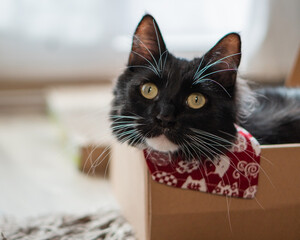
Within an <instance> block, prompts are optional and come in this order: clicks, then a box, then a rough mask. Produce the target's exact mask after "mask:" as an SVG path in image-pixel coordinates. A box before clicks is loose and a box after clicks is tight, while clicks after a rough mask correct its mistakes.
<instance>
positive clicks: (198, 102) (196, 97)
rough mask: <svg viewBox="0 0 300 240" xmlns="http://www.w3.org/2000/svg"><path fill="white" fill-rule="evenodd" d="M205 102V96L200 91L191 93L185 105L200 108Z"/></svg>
mask: <svg viewBox="0 0 300 240" xmlns="http://www.w3.org/2000/svg"><path fill="white" fill-rule="evenodd" d="M205 102H206V100H205V97H204V96H203V95H202V94H201V93H192V94H191V95H190V96H189V97H188V98H187V100H186V103H187V105H188V106H189V107H190V108H193V109H199V108H202V107H203V106H204V104H205Z"/></svg>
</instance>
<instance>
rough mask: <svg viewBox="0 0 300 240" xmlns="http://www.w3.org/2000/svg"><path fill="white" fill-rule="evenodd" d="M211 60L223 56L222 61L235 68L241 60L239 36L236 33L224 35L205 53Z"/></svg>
mask: <svg viewBox="0 0 300 240" xmlns="http://www.w3.org/2000/svg"><path fill="white" fill-rule="evenodd" d="M206 57H209V58H210V59H212V60H214V61H215V60H218V59H222V58H224V62H226V63H227V64H229V66H230V68H235V69H237V68H238V67H239V65H240V61H241V38H240V35H239V34H238V33H229V34H227V35H225V36H224V37H223V38H222V39H221V40H219V42H217V44H216V45H215V46H214V47H213V48H212V49H211V50H210V51H209V52H208V53H207V54H206Z"/></svg>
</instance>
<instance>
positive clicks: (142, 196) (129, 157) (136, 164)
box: [111, 55, 300, 240]
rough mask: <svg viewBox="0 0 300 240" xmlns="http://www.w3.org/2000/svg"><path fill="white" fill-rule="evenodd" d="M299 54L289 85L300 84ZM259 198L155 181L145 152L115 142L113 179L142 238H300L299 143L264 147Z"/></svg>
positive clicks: (120, 199) (127, 212) (129, 217)
mask: <svg viewBox="0 0 300 240" xmlns="http://www.w3.org/2000/svg"><path fill="white" fill-rule="evenodd" d="M299 69H300V55H299V56H298V60H297V61H296V64H295V67H294V70H293V71H292V72H291V74H290V77H289V78H288V80H287V82H286V85H287V86H299V83H300V75H299ZM261 169H262V170H261V171H260V176H259V184H258V192H257V194H256V199H239V198H229V197H224V196H218V195H213V194H208V193H202V192H197V191H191V190H184V189H179V188H173V187H169V186H166V185H164V184H159V183H157V182H155V181H153V180H152V178H151V175H150V173H149V172H148V169H147V166H146V160H145V158H144V155H143V152H142V151H140V150H137V149H134V148H131V147H128V146H125V145H120V144H118V143H116V144H115V145H114V147H113V151H112V162H111V180H112V186H113V189H114V192H115V195H116V197H117V199H118V201H119V203H120V205H121V209H122V212H123V214H124V216H125V217H126V218H127V219H128V221H129V222H130V223H131V224H132V226H133V227H134V229H135V231H136V235H137V237H138V239H140V240H169V239H172V240H176V239H178V240H179V239H180V240H197V239H205V240H207V239H222V240H225V239H236V240H241V239H242V240H253V239H255V240H259V239H267V240H268V239H272V240H276V239H278V240H282V239H289V240H293V239H295V240H299V239H300V174H299V171H300V144H286V145H265V146H262V155H261Z"/></svg>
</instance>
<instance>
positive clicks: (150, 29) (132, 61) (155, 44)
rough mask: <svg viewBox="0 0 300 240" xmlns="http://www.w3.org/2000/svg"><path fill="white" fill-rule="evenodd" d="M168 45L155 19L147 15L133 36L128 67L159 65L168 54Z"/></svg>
mask: <svg viewBox="0 0 300 240" xmlns="http://www.w3.org/2000/svg"><path fill="white" fill-rule="evenodd" d="M166 51H167V49H166V45H165V43H164V40H163V38H162V35H161V33H160V30H159V28H158V25H157V23H156V21H155V19H154V18H153V17H152V16H151V15H149V14H146V15H145V16H144V17H143V18H142V20H141V21H140V23H139V24H138V26H137V28H136V30H135V33H134V35H133V41H132V47H131V52H130V55H129V60H128V66H129V67H130V66H136V65H149V64H150V63H151V64H154V65H157V63H158V62H159V60H161V59H162V58H163V55H165V54H166Z"/></svg>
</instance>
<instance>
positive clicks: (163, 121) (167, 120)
mask: <svg viewBox="0 0 300 240" xmlns="http://www.w3.org/2000/svg"><path fill="white" fill-rule="evenodd" d="M156 120H157V122H158V124H159V125H160V126H162V127H165V128H167V127H173V126H174V125H175V119H174V117H173V116H172V115H170V114H161V113H160V114H158V115H157V116H156Z"/></svg>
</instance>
